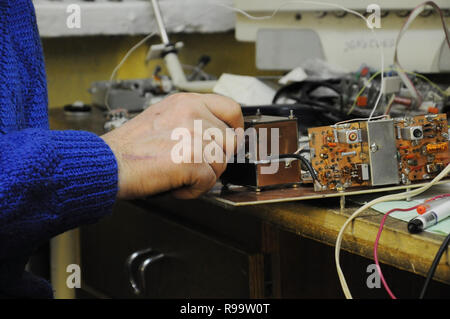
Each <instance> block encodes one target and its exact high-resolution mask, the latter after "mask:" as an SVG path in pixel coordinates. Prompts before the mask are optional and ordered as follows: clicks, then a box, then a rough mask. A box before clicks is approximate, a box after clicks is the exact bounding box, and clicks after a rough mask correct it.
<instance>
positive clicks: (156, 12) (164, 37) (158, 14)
mask: <svg viewBox="0 0 450 319" xmlns="http://www.w3.org/2000/svg"><path fill="white" fill-rule="evenodd" d="M152 6H153V13H154V15H155V18H156V23H158V30H159V35H160V36H161V40H162V43H163V44H170V41H169V37H168V36H167V31H166V27H165V25H164V20H163V18H162V15H161V10H160V8H159V3H158V0H152Z"/></svg>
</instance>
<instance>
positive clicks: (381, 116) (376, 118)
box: [334, 114, 389, 125]
mask: <svg viewBox="0 0 450 319" xmlns="http://www.w3.org/2000/svg"><path fill="white" fill-rule="evenodd" d="M385 117H389V115H387V114H385V115H379V116H375V117H372V120H378V119H381V118H385ZM368 120H370V119H369V118H355V119H351V120H345V121H341V122H337V123H336V124H334V125H340V124H345V123H350V122H355V121H368Z"/></svg>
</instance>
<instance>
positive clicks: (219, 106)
mask: <svg viewBox="0 0 450 319" xmlns="http://www.w3.org/2000/svg"><path fill="white" fill-rule="evenodd" d="M199 96H200V97H201V99H202V101H203V102H204V104H205V106H206V107H207V108H208V109H209V110H210V111H211V113H213V114H214V115H215V116H216V117H217V118H218V119H220V120H221V121H223V122H225V123H226V124H227V125H228V126H229V127H232V128H244V117H243V115H242V110H241V106H240V105H239V104H238V103H236V102H235V101H234V100H232V99H230V98H228V97H225V96H221V95H216V94H201V95H199Z"/></svg>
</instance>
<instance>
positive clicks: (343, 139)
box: [308, 114, 450, 191]
mask: <svg viewBox="0 0 450 319" xmlns="http://www.w3.org/2000/svg"><path fill="white" fill-rule="evenodd" d="M308 137H309V145H310V155H311V164H312V166H313V168H314V169H315V170H316V172H317V177H318V182H319V183H320V184H321V185H320V186H317V185H316V186H315V190H316V191H326V190H335V191H343V190H345V189H347V188H349V187H361V186H383V185H396V184H403V185H409V184H411V182H417V181H426V180H431V179H432V178H434V177H435V176H436V175H437V174H439V172H441V171H442V170H443V169H444V168H445V166H446V165H447V164H448V163H449V159H450V154H449V149H448V138H449V136H448V124H447V117H446V114H429V115H422V116H415V117H404V118H398V119H383V120H376V121H370V122H366V121H364V122H353V123H342V124H336V125H333V126H322V127H315V128H310V129H308Z"/></svg>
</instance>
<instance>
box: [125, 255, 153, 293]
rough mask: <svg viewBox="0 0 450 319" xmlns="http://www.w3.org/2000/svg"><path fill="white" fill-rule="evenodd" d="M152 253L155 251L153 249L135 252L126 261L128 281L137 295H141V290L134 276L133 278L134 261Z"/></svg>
mask: <svg viewBox="0 0 450 319" xmlns="http://www.w3.org/2000/svg"><path fill="white" fill-rule="evenodd" d="M152 251H153V249H152V248H146V249H142V250H138V251H135V252H134V253H132V254H131V255H130V256H128V258H127V259H126V261H125V268H126V271H127V275H128V280H129V282H130V285H131V287H132V288H133V291H134V293H135V294H136V295H139V294H140V290H139V286H138V283H137V282H136V280H134V276H133V264H134V261H135V260H136V258H138V257H140V256H142V255H146V254H149V253H151V252H152Z"/></svg>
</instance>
